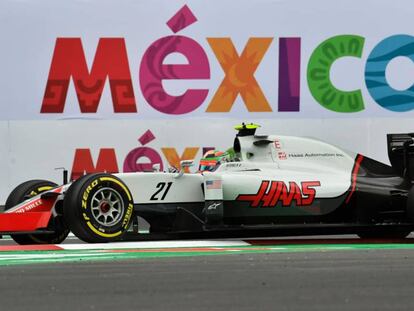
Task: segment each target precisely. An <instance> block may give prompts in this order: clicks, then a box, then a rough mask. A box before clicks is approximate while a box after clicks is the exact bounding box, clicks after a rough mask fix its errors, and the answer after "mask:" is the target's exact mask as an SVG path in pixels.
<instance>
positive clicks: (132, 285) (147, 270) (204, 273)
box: [0, 237, 414, 310]
mask: <svg viewBox="0 0 414 311" xmlns="http://www.w3.org/2000/svg"><path fill="white" fill-rule="evenodd" d="M319 238H320V237H319ZM319 238H317V239H314V240H310V241H308V242H307V243H306V245H304V243H303V241H301V242H300V243H301V245H296V247H295V246H289V247H291V248H289V247H288V249H287V250H282V248H280V249H279V248H277V247H275V250H274V251H263V252H260V251H259V252H255V251H253V252H226V253H225V254H223V253H218V254H216V253H214V254H211V253H207V254H191V253H187V254H184V255H179V256H176V255H174V256H166V257H162V256H161V257H159V256H158V257H157V256H155V257H139V258H135V257H131V258H127V259H124V258H118V259H116V260H75V261H69V262H55V263H51V262H44V263H36V264H32V263H29V264H17V265H14V264H13V265H4V266H0V297H1V302H0V310H413V308H414V294H413V293H414V243H413V240H414V239H412V238H411V239H408V240H407V243H402V244H401V243H397V244H384V243H380V244H377V243H376V244H372V245H370V244H366V243H364V244H355V245H353V246H352V247H349V245H352V243H351V244H349V243H347V244H343V245H342V246H343V247H341V246H337V245H338V243H337V242H329V240H328V242H327V245H328V247H322V246H317V245H316V244H314V243H313V241H318V242H317V243H321V242H320V240H319ZM280 241H282V242H283V241H284V239H282V240H280ZM280 241H279V242H280ZM347 242H349V241H348V240H347ZM69 243H78V242H77V241H76V240H69ZM292 243H293V244H294V242H292V241H290V240H289V241H288V244H292ZM333 243H335V244H333ZM1 244H2V245H8V244H12V243H11V242H10V241H8V240H6V241H2V242H1ZM261 244H262V245H261V247H268V246H269V245H273V244H275V243H274V242H273V241H271V242H264V243H261ZM282 245H284V243H282ZM318 245H320V244H318ZM329 245H335V246H334V247H330V246H329ZM259 246H260V245H256V246H254V247H256V248H257V247H259ZM279 246H280V245H279ZM29 253H30V252H29ZM42 254H43V253H42Z"/></svg>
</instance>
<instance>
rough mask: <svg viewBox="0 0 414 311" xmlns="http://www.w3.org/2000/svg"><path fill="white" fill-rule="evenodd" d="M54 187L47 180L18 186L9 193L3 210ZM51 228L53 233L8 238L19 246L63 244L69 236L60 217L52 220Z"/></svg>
mask: <svg viewBox="0 0 414 311" xmlns="http://www.w3.org/2000/svg"><path fill="white" fill-rule="evenodd" d="M55 187H57V185H56V184H55V183H53V182H51V181H47V180H29V181H26V182H24V183H22V184H20V185H18V186H17V187H16V188H14V190H13V191H12V192H11V193H10V195H9V196H8V198H7V200H6V204H5V206H4V210H5V211H7V210H9V209H11V208H12V207H14V206H16V205H17V204H19V203H21V202H23V201H25V200H27V199H28V198H30V197H33V196H35V195H38V194H40V193H42V192H44V191H47V190H50V189H52V188H55ZM52 228H53V230H54V231H55V233H34V234H11V235H10V236H11V237H12V239H13V240H14V241H15V242H16V243H18V244H20V245H28V244H59V243H61V242H63V241H64V240H65V239H66V237H67V236H68V234H69V228H68V227H67V226H66V224H65V222H64V221H63V217H62V216H57V217H55V218H54V219H53V224H52Z"/></svg>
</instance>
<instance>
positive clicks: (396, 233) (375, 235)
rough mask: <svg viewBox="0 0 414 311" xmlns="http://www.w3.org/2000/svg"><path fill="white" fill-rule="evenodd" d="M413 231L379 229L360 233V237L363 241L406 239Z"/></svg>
mask: <svg viewBox="0 0 414 311" xmlns="http://www.w3.org/2000/svg"><path fill="white" fill-rule="evenodd" d="M410 233H411V231H407V230H395V229H391V228H388V229H381V230H379V229H377V230H372V231H364V232H359V233H358V236H359V237H360V238H361V239H404V238H406V237H407V236H408V235H409V234H410Z"/></svg>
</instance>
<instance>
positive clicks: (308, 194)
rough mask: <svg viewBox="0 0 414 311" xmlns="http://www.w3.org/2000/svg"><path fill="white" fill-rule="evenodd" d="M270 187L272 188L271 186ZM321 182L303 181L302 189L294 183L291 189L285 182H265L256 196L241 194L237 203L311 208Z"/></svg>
mask: <svg viewBox="0 0 414 311" xmlns="http://www.w3.org/2000/svg"><path fill="white" fill-rule="evenodd" d="M269 185H270V186H269ZM320 185H321V182H320V181H303V182H301V187H299V186H298V184H296V183H295V182H294V181H290V182H289V188H288V187H287V186H286V184H285V183H284V182H283V181H269V180H264V181H262V184H261V185H260V188H259V190H258V191H257V193H256V194H240V195H239V196H238V197H237V198H236V201H243V202H250V207H259V206H260V207H275V206H276V205H277V204H278V203H279V202H281V203H282V206H290V205H292V203H293V202H294V203H295V205H296V206H309V205H312V203H313V201H314V200H315V195H316V190H315V189H314V187H320Z"/></svg>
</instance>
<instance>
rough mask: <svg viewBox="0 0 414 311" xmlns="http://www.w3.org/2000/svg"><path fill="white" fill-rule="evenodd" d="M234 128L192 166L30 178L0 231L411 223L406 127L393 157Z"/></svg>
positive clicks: (363, 230)
mask: <svg viewBox="0 0 414 311" xmlns="http://www.w3.org/2000/svg"><path fill="white" fill-rule="evenodd" d="M257 127H258V126H257V125H253V124H249V125H245V124H243V125H241V126H238V127H236V129H237V130H238V133H237V135H236V138H235V140H234V145H233V148H232V150H230V151H228V152H225V153H224V155H226V156H223V152H221V153H216V152H212V153H210V154H209V155H207V156H206V158H204V159H202V161H201V164H202V165H200V170H199V172H197V173H184V168H186V167H188V166H190V165H191V162H192V161H191V160H186V161H182V162H181V165H182V167H181V169H180V171H176V172H159V171H157V167H156V166H154V171H153V172H140V173H124V174H113V175H111V174H106V173H97V174H89V175H85V176H83V177H81V178H79V179H78V180H76V181H74V182H71V183H67V182H64V184H63V185H61V186H58V185H56V184H54V183H52V182H49V181H43V180H31V181H27V182H25V183H23V184H21V185H19V186H18V187H17V188H15V189H14V190H13V191H12V193H11V194H10V195H9V197H8V199H7V202H6V204H5V212H4V213H2V214H0V234H11V235H12V237H13V239H14V240H15V241H16V242H17V243H20V244H33V243H60V242H62V241H63V240H64V239H65V238H66V236H67V235H68V233H69V230H70V231H72V232H73V233H74V234H75V235H76V236H77V237H78V238H80V239H81V240H83V241H86V242H108V241H115V240H123V239H126V237H127V236H129V237H130V236H131V235H132V236H135V237H136V238H137V239H138V238H139V236H140V234H139V232H138V230H137V223H138V222H137V219H138V217H142V218H143V219H145V220H146V221H147V222H148V223H149V225H150V233H149V236H151V235H156V234H165V235H166V236H169V235H170V236H171V235H179V234H187V236H188V235H189V236H191V237H195V236H198V235H199V234H212V233H215V234H216V235H215V236H216V237H222V236H228V235H231V234H233V235H243V236H259V235H260V236H262V235H263V232H265V233H264V234H265V235H272V236H275V235H306V234H343V233H356V234H358V235H359V236H360V237H364V238H367V237H368V238H369V237H372V238H375V237H383V238H403V237H405V236H407V235H408V234H409V233H410V232H411V231H414V190H413V189H412V177H413V176H414V165H413V159H414V157H413V154H414V140H413V137H414V134H389V135H388V154H389V158H390V162H391V165H392V166H388V165H385V164H382V163H380V162H377V161H375V160H372V159H370V158H367V157H364V156H362V155H360V154H353V153H350V152H345V151H344V150H341V149H340V148H338V147H336V146H333V145H330V144H327V143H325V142H321V141H318V140H315V139H312V138H303V137H288V136H279V135H275V136H268V135H255V132H256V129H257Z"/></svg>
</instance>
